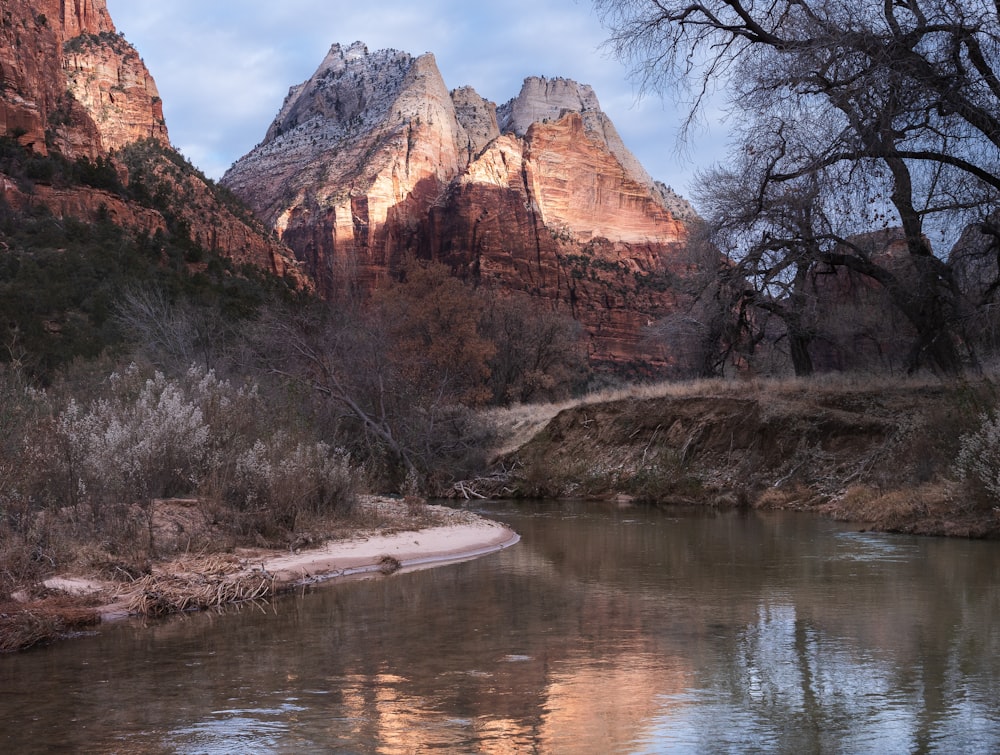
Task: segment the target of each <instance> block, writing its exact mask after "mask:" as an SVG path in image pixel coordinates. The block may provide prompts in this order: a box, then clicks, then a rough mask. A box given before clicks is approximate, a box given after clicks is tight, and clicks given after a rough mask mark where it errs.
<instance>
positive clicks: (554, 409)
mask: <svg viewBox="0 0 1000 755" xmlns="http://www.w3.org/2000/svg"><path fill="white" fill-rule="evenodd" d="M983 377H984V379H986V380H990V379H995V378H1000V365H998V367H997V370H990V371H989V372H988V373H987V374H985V375H984V376H983ZM941 383H942V381H941V379H940V378H938V377H936V376H934V375H931V374H918V375H915V376H899V375H887V374H884V373H860V372H856V373H830V374H824V375H814V376H812V377H808V378H797V377H781V378H776V377H746V378H735V379H723V378H718V379H703V380H684V381H665V382H659V383H637V384H629V385H623V386H618V387H614V388H604V389H601V390H598V391H595V392H593V393H588V394H586V395H584V396H580V397H578V398H575V399H568V400H566V401H560V402H554V403H540V404H515V405H512V406H509V407H501V408H493V409H487V410H485V411H484V413H483V416H484V418H485V419H486V420H487V421H489V422H491V423H492V424H493V425H494V426H495V427H496V428H497V435H498V446H497V448H496V449H494V452H493V458H494V459H495V458H499V457H501V456H504V455H506V454H509V453H511V452H512V451H515V450H517V449H518V448H520V447H521V446H523V445H524V444H525V443H527V442H528V441H529V440H531V439H532V438H533V437H534V436H535V435H536V434H537V433H538V432H539V431H540V430H542V429H543V428H544V427H545V426H546V424H548V422H549V421H550V420H551V419H552V418H553V417H555V416H556V415H557V414H559V412H561V411H563V410H565V409H574V408H576V407H580V406H591V405H596V404H605V403H612V402H616V401H629V400H631V401H644V400H650V399H660V398H695V397H698V398H704V397H706V396H723V397H727V398H760V397H761V396H784V397H795V396H800V395H801V396H811V397H818V396H823V395H827V396H835V395H839V394H843V393H847V392H861V391H864V392H883V391H907V390H917V389H921V388H928V387H936V386H940V385H941Z"/></svg>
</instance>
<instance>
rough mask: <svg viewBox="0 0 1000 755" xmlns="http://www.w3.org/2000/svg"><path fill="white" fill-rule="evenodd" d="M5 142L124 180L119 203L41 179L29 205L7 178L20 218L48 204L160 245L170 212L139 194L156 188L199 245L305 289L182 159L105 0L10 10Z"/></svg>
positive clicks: (2, 89)
mask: <svg viewBox="0 0 1000 755" xmlns="http://www.w3.org/2000/svg"><path fill="white" fill-rule="evenodd" d="M0 133H2V135H4V136H6V137H9V138H15V139H17V141H18V142H20V144H21V145H23V146H24V147H26V148H27V149H28V150H29V151H30V152H31V153H34V154H35V155H38V156H42V157H45V156H48V155H50V154H52V155H58V156H60V157H61V158H65V159H67V160H69V161H73V160H77V159H81V158H82V159H86V160H94V159H97V158H100V159H102V160H103V159H107V158H110V159H112V160H113V164H114V165H115V166H116V168H117V170H118V171H119V173H120V175H121V177H122V179H123V181H124V187H123V190H122V192H121V193H120V195H114V194H112V193H109V192H107V191H99V190H96V189H94V188H92V187H87V186H63V185H60V186H49V185H46V179H44V178H41V179H39V178H37V177H33V178H34V180H33V181H32V186H31V187H30V197H29V196H28V194H26V192H25V190H24V187H21V186H19V185H18V181H16V180H14V179H13V178H11V177H3V176H2V175H0V179H2V180H0V196H2V198H3V199H4V200H5V201H7V202H8V204H9V205H10V206H11V207H13V208H15V209H19V208H20V209H22V210H23V209H26V208H27V207H28V206H29V205H32V206H37V205H39V204H41V205H45V206H46V207H47V208H48V210H49V211H50V212H51V213H52V214H53V215H55V216H57V217H76V218H79V219H81V220H85V221H89V220H93V219H95V218H96V217H98V216H99V215H101V216H110V217H111V218H112V219H113V220H114V221H115V222H116V223H118V224H120V225H122V226H124V227H127V228H132V229H134V230H136V231H138V232H143V233H149V234H153V233H155V232H156V231H166V230H168V226H169V223H168V222H167V220H166V219H165V217H164V216H163V214H162V210H163V209H164V207H160V208H156V209H154V208H151V207H149V206H143V205H144V204H145V205H148V204H149V202H148V201H147V202H143V201H136V197H137V196H139V194H140V192H139V190H138V188H137V187H136V186H133V184H134V183H136V182H139V183H150V184H151V185H152V187H153V192H159V197H160V199H159V200H158V201H159V203H160V204H161V205H165V204H168V203H169V205H170V209H169V212H170V215H171V216H172V218H173V221H174V222H175V223H177V222H179V223H180V224H181V225H182V226H183V228H184V232H185V233H187V234H189V235H190V237H191V240H192V241H193V242H195V243H196V244H199V245H201V246H202V247H203V248H205V249H207V250H210V251H215V252H218V253H220V254H222V255H223V256H226V257H229V258H231V259H233V260H234V261H235V262H237V263H249V264H252V265H256V266H258V267H261V268H264V269H267V270H270V271H272V272H275V273H277V274H278V275H288V276H291V277H292V278H293V279H296V280H297V281H298V282H299V283H300V284H302V285H306V284H307V279H306V278H305V277H304V276H302V275H301V274H300V273H299V272H298V267H299V266H298V264H297V263H296V262H295V259H294V255H293V254H292V253H291V252H290V250H288V248H287V247H285V246H284V245H283V244H281V243H280V242H278V241H277V240H276V239H275V238H273V237H272V236H271V234H270V231H268V230H266V229H264V228H263V227H261V226H259V225H258V224H257V223H256V222H255V221H253V220H252V219H249V218H243V217H240V216H239V214H238V213H237V212H234V211H233V210H231V209H230V208H228V207H227V206H226V205H225V204H224V203H223V202H222V201H220V199H219V198H218V197H217V196H216V194H215V192H214V190H213V189H212V187H211V186H210V185H209V184H208V182H207V181H206V180H205V179H204V177H203V176H201V175H200V174H198V172H197V171H195V170H194V169H193V168H192V167H191V166H184V165H182V162H183V161H179V160H177V159H175V158H176V155H175V154H174V153H173V152H172V150H171V149H170V145H169V138H168V134H167V127H166V124H165V122H164V119H163V109H162V104H161V101H160V97H159V94H158V92H157V89H156V84H155V82H154V81H153V78H152V76H151V75H150V73H149V71H148V70H147V69H146V66H145V64H144V63H143V61H142V59H141V58H140V56H139V54H138V52H136V50H135V49H134V48H133V47H132V46H131V45H130V44H129V43H128V42H127V41H126V40H125V39H124V38H123V37H122V36H121V35H119V34H118V33H117V31H116V30H115V27H114V24H113V23H112V21H111V17H110V16H109V14H108V10H107V6H106V4H105V1H104V0H31V2H28V0H9V2H5V3H4V4H3V7H2V17H0ZM140 144H141V145H146V146H143V147H137V146H136V145H140ZM130 174H132V175H130ZM133 179H135V180H133ZM154 184H155V185H154ZM153 192H146V194H149V195H151V194H152V193H153Z"/></svg>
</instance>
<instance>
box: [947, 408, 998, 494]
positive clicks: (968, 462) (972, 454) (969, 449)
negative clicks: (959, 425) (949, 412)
mask: <svg viewBox="0 0 1000 755" xmlns="http://www.w3.org/2000/svg"><path fill="white" fill-rule="evenodd" d="M955 469H956V471H957V473H958V475H959V477H960V478H962V479H964V480H966V481H967V482H969V483H970V484H971V486H972V488H973V491H974V492H976V493H978V494H979V495H980V497H981V498H985V499H987V500H989V501H990V502H992V503H994V504H995V503H998V502H1000V415H998V414H997V412H996V411H993V412H984V413H983V414H981V415H980V416H979V428H978V429H977V430H975V431H973V432H971V433H967V434H966V435H963V436H962V438H961V441H960V443H959V451H958V457H957V459H956V461H955Z"/></svg>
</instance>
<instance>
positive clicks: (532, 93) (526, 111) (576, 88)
mask: <svg viewBox="0 0 1000 755" xmlns="http://www.w3.org/2000/svg"><path fill="white" fill-rule="evenodd" d="M567 112H573V113H587V112H597V113H599V112H601V105H600V103H599V102H598V101H597V95H596V94H594V90H593V89H592V88H591V87H590V85H588V84H579V83H577V82H576V81H573V80H572V79H564V78H561V77H559V78H554V79H550V78H547V77H545V76H529V77H528V78H526V79H525V80H524V83H523V84H522V85H521V92H520V94H518V95H517V97H515V98H513V99H512V100H509V101H508V102H506V103H504V104H503V105H501V106H500V107H498V108H497V123H498V125H499V126H500V130H501V131H502V132H503V133H513V134H516V135H517V136H524V135H525V134H526V133H527V132H528V128H529V127H530V126H531V125H532V124H533V123H543V122H545V121H556V120H559V118H561V117H562V116H563V115H564V114H565V113H567Z"/></svg>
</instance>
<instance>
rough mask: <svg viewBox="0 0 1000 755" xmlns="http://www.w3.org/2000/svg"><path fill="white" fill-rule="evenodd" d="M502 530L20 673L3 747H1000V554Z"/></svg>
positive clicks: (797, 523)
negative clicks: (998, 582) (483, 547)
mask: <svg viewBox="0 0 1000 755" xmlns="http://www.w3.org/2000/svg"><path fill="white" fill-rule="evenodd" d="M491 510H493V511H495V512H496V513H497V515H498V517H499V518H502V519H504V520H505V521H507V522H508V523H510V524H512V525H513V526H514V527H515V529H517V530H518V531H519V532H520V533H521V535H522V541H521V543H520V544H519V545H517V546H515V547H513V548H511V549H509V550H507V551H504V552H502V553H498V554H494V555H491V556H488V557H485V558H483V559H479V560H476V561H471V562H467V563H464V564H458V565H454V566H449V567H444V568H439V569H432V570H427V571H421V572H414V573H409V574H399V575H395V576H393V577H391V578H377V579H370V580H364V581H357V582H349V583H341V584H331V585H327V586H323V587H321V588H319V589H317V590H315V591H313V592H312V593H311V594H308V595H305V596H302V597H298V596H296V597H290V598H288V599H284V600H281V601H279V602H277V603H276V604H275V606H274V607H273V608H272V607H265V608H264V609H263V610H259V609H249V608H245V609H243V611H242V612H241V613H239V614H236V615H200V616H194V617H189V618H186V619H180V620H174V621H170V622H167V623H164V624H161V625H159V626H156V627H153V628H150V629H147V630H142V631H139V632H131V631H128V630H121V631H112V632H108V633H106V634H104V635H102V636H99V637H95V638H92V639H89V640H79V641H77V642H73V643H64V644H62V645H59V646H57V647H54V648H50V649H48V650H45V651H43V652H41V653H29V654H25V655H22V656H15V657H11V658H7V659H4V663H3V664H0V684H3V685H4V689H6V690H9V691H10V693H11V694H9V695H8V696H7V700H13V701H19V700H24V701H28V700H30V701H31V702H30V716H29V715H28V714H27V708H26V706H28V705H29V703H27V702H24V703H17V704H14V703H5V704H4V705H3V707H0V714H2V716H3V721H4V723H5V724H6V723H9V721H10V720H14V719H13V718H11V716H18V718H17V720H19V721H22V722H23V723H22V724H21V725H19V726H17V727H14V726H8V725H4V726H3V727H2V729H0V730H2V731H4V732H5V733H4V734H3V737H4V739H2V742H3V744H5V745H6V749H7V750H8V751H19V747H18V746H19V745H22V744H25V743H30V744H31V745H32V746H44V745H45V744H46V743H59V744H61V745H63V746H67V745H72V744H73V743H76V744H79V745H81V746H84V745H85V746H87V747H91V748H94V747H95V746H96V747H98V749H99V748H100V746H106V747H107V748H110V749H118V750H127V751H162V750H163V749H164V748H166V749H169V750H171V751H212V750H213V749H214V750H216V751H218V750H220V748H221V749H224V748H226V747H228V748H230V749H232V748H236V749H244V750H248V751H249V750H253V751H260V750H265V751H268V750H270V751H274V750H283V751H287V750H289V749H310V748H313V749H316V748H319V749H333V750H336V749H337V748H338V747H339V748H342V749H344V750H346V751H365V752H376V751H377V752H384V753H395V752H400V753H401V752H414V751H421V750H422V749H430V748H433V747H438V748H441V749H442V750H445V751H463V752H464V751H470V752H472V751H474V752H487V753H515V752H525V751H538V752H564V751H572V752H580V751H586V752H612V751H646V750H649V749H651V748H652V749H655V748H656V747H661V748H662V747H664V746H666V745H670V744H671V743H672V744H674V745H677V746H681V747H682V748H684V747H686V748H688V749H694V750H699V749H701V750H710V749H713V748H714V749H727V748H728V749H730V750H745V749H746V748H747V747H750V748H751V749H752V747H758V748H761V749H766V750H769V751H775V750H777V751H799V752H810V751H824V752H825V751H845V750H846V751H852V750H855V751H856V750H859V749H868V748H869V746H870V748H874V749H879V748H878V745H879V744H880V743H881V744H885V745H887V746H889V745H891V746H892V747H898V746H902V747H904V748H905V749H906V750H907V751H915V750H928V749H934V748H935V747H936V746H940V745H941V742H942V741H944V740H943V739H942V738H947V742H948V745H949V747H950V746H951V745H952V744H954V743H957V744H958V745H966V744H970V743H971V749H972V750H973V751H975V749H976V747H980V749H982V748H983V745H984V743H985V744H986V745H990V744H992V745H997V744H1000V720H998V717H997V713H996V710H995V690H996V689H997V686H998V683H1000V661H998V660H997V659H998V657H1000V653H998V652H997V651H998V650H1000V628H998V627H1000V623H998V622H997V621H996V619H997V617H998V615H1000V596H998V595H997V593H996V590H995V587H994V582H995V575H996V573H997V568H998V565H1000V558H998V556H997V554H996V550H995V547H994V544H991V543H982V542H971V543H970V542H963V541H954V540H950V541H949V540H926V539H924V540H922V539H916V538H903V537H891V536H881V535H869V534H865V533H856V532H851V531H849V530H847V529H845V528H843V527H841V526H839V525H837V524H834V523H832V522H829V521H828V520H822V519H817V518H815V517H812V516H808V515H782V514H767V515H759V514H756V513H739V512H729V511H727V512H723V513H719V514H716V515H713V514H711V513H706V512H705V511H704V510H698V511H690V512H688V511H669V512H661V511H656V510H653V509H641V508H631V509H618V508H614V507H610V506H609V507H603V506H601V505H600V504H594V503H588V504H579V505H577V504H564V505H561V506H556V505H542V506H539V507H535V508H530V509H527V510H525V511H524V513H522V514H519V513H517V512H518V507H515V506H510V507H507V506H497V507H494V508H492V509H491ZM98 677H99V678H98ZM12 705H13V706H14V707H11V706H12ZM19 707H20V708H23V709H19ZM72 719H76V721H77V723H70V722H71V720H72ZM79 722H86V723H87V726H86V727H83V728H81V726H80V725H79ZM887 737H891V738H888V739H887ZM95 743H96V745H95ZM899 743H903V744H902V745H900V744H899ZM654 745H655V746H654ZM581 747H582V748H583V749H581ZM12 748H13V749H12ZM28 749H29V750H30V747H29V748H28ZM668 749H669V748H668ZM890 749H891V747H890ZM985 749H987V750H988V749H990V748H989V747H986V748H985Z"/></svg>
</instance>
